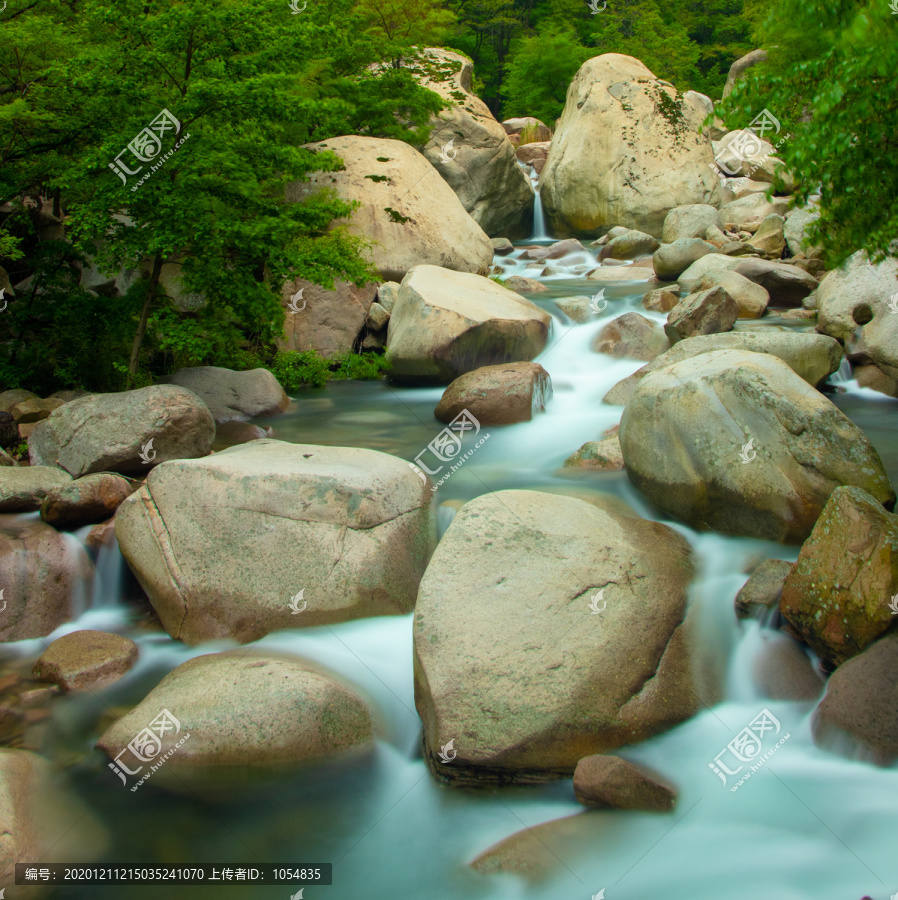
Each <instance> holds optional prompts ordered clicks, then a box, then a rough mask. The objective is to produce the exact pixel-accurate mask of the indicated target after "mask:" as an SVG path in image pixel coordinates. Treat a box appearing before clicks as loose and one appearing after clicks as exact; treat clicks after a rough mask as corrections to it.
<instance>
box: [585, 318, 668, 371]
mask: <svg viewBox="0 0 898 900" xmlns="http://www.w3.org/2000/svg"><path fill="white" fill-rule="evenodd" d="M591 346H592V349H593V350H594V351H595V352H596V353H604V354H607V355H608V356H614V357H616V358H617V359H642V360H649V359H654V358H655V357H656V356H658V355H659V354H661V353H664V351H665V350H669V349H670V341H669V340H668V339H667V335H665V334H664V329H663V328H662V327H661V326H660V325H659V324H658V323H657V322H654V321H652V320H651V319H647V318H646V317H645V316H641V315H639V313H635V312H628V313H624V314H623V315H622V316H618V317H617V318H616V319H612V321H610V322H609V323H608V324H607V325H606V326H605V327H604V328H603V329H602V330H601V331H600V332H599V333H598V334H597V335H596V336H595V337H594V338H593V341H592V345H591Z"/></svg>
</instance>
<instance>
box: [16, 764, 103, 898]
mask: <svg viewBox="0 0 898 900" xmlns="http://www.w3.org/2000/svg"><path fill="white" fill-rule="evenodd" d="M0 829H2V834H3V841H2V844H0V846H2V850H0V884H3V885H5V890H8V891H9V892H10V900H12V898H19V897H39V896H45V895H44V894H43V893H42V892H41V888H40V887H39V886H38V884H39V882H38V884H33V885H32V886H29V887H16V886H14V885H15V874H16V873H15V868H16V863H23V864H24V863H32V864H37V865H35V868H36V869H40V868H41V865H40V863H41V861H49V860H51V859H52V861H53V862H59V863H73V864H75V865H78V866H83V865H85V864H86V863H89V862H92V861H94V860H97V859H101V858H102V857H103V855H104V853H105V851H106V849H107V848H108V846H109V834H108V833H107V831H106V830H105V829H104V828H103V826H102V825H101V824H100V821H99V819H97V818H96V817H95V816H94V814H93V812H92V811H91V810H89V809H88V808H87V807H86V806H85V805H84V803H83V801H82V800H81V799H80V798H79V797H78V794H77V793H76V792H74V791H72V790H71V788H70V787H69V786H68V784H66V783H65V782H63V781H61V780H60V778H59V775H58V774H57V772H56V771H55V767H54V766H53V764H52V763H50V762H48V761H47V760H46V759H44V758H43V757H42V756H38V755H37V754H36V753H31V752H30V751H28V750H9V749H6V748H3V749H2V750H0ZM0 893H2V892H0Z"/></svg>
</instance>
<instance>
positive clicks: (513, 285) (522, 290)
mask: <svg viewBox="0 0 898 900" xmlns="http://www.w3.org/2000/svg"><path fill="white" fill-rule="evenodd" d="M502 287H504V288H507V289H508V290H509V291H514V292H515V293H516V294H545V293H546V292H547V291H548V290H549V289H548V288H547V287H546V286H545V285H544V284H543V283H542V282H541V281H537V280H536V279H535V278H524V277H523V276H522V275H512V276H511V278H505V279H504V280H503V281H502Z"/></svg>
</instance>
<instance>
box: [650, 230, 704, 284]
mask: <svg viewBox="0 0 898 900" xmlns="http://www.w3.org/2000/svg"><path fill="white" fill-rule="evenodd" d="M716 250H717V248H716V247H715V246H714V245H713V244H710V243H708V241H703V240H701V239H700V238H695V237H684V238H677V239H676V240H675V241H674V242H673V243H671V244H662V245H661V247H660V248H659V249H658V250H656V251H655V255H654V256H653V257H652V267H653V268H654V270H655V274H656V275H657V276H658V278H659V279H660V280H661V281H676V280H677V279H678V278H679V277H680V275H682V274H683V272H685V271H686V270H687V269H688V268H689V267H690V266H691V265H692V264H693V263H694V262H695V261H696V260H699V259H701V258H702V257H703V256H707V255H708V254H709V253H714V252H715V251H716Z"/></svg>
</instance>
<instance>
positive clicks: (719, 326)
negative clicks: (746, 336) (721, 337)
mask: <svg viewBox="0 0 898 900" xmlns="http://www.w3.org/2000/svg"><path fill="white" fill-rule="evenodd" d="M738 316H739V307H738V306H736V301H735V300H734V299H733V298H732V297H731V296H730V295H729V294H728V293H727V292H726V291H725V290H724V289H723V288H722V287H714V288H711V289H710V290H707V291H698V292H696V293H694V294H689V295H687V296H686V297H683V298H682V299H681V300H680V302H679V303H678V304H677V305H676V306H675V307H674V308H673V309H672V310H671V311H670V312H669V313H668V314H667V324H666V325H665V326H664V332H665V334H666V335H667V337H668V338H669V339H670V342H671V344H675V343H676V342H677V341H682V340H684V339H685V338H691V337H697V336H698V335H702V334H721V333H723V332H725V331H729V330H730V329H731V328H732V327H733V325H735V324H736V319H737V318H738Z"/></svg>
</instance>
